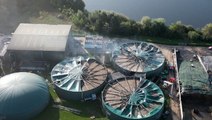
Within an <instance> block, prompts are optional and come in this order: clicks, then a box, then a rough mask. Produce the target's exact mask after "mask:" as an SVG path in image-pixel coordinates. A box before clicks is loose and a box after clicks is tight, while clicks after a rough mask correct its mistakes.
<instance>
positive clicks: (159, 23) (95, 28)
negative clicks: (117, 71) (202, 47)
mask: <svg viewBox="0 0 212 120" xmlns="http://www.w3.org/2000/svg"><path fill="white" fill-rule="evenodd" d="M50 1H52V3H55V4H59V6H60V7H59V8H60V9H59V10H60V12H61V13H62V14H63V15H65V16H66V17H67V18H69V19H70V20H71V22H72V23H73V24H74V25H76V26H77V27H79V28H81V29H82V30H87V31H89V32H95V33H99V34H104V35H121V36H135V35H136V36H152V37H162V38H171V39H191V40H199V39H202V38H204V39H212V24H208V25H206V26H205V27H204V28H202V31H201V32H199V31H197V30H195V29H194V28H193V27H192V26H186V25H184V24H182V23H181V22H180V21H177V22H176V23H173V24H171V25H169V26H167V25H166V20H165V19H164V18H156V19H152V18H150V17H148V16H144V17H142V18H141V20H140V22H136V21H134V20H131V19H129V18H127V17H126V16H124V15H121V14H117V13H114V12H109V11H102V10H97V11H94V12H88V11H87V10H85V9H84V7H85V4H84V2H83V0H50ZM202 35H203V36H204V37H202Z"/></svg>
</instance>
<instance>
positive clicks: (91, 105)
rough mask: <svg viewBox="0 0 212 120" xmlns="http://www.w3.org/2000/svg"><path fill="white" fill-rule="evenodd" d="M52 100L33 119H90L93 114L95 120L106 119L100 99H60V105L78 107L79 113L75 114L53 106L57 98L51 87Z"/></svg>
mask: <svg viewBox="0 0 212 120" xmlns="http://www.w3.org/2000/svg"><path fill="white" fill-rule="evenodd" d="M49 91H50V94H51V97H52V100H51V102H50V104H49V105H48V107H47V108H46V109H45V110H44V111H43V112H42V113H40V115H38V116H37V117H36V118H35V119H33V120H70V119H71V120H90V117H91V116H95V117H96V119H95V120H108V119H107V118H106V117H105V116H104V114H103V112H102V110H101V103H100V101H98V100H96V101H87V102H78V101H62V102H61V105H64V106H67V107H71V108H74V109H78V110H80V111H81V113H80V114H79V115H78V114H75V113H72V112H69V111H65V110H60V109H57V108H53V107H52V104H53V101H56V100H57V99H58V96H57V94H56V93H55V92H54V90H53V88H52V87H50V88H49Z"/></svg>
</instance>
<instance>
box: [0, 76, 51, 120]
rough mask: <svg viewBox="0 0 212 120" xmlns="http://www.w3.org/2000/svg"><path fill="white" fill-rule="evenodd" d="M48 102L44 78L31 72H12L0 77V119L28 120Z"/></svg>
mask: <svg viewBox="0 0 212 120" xmlns="http://www.w3.org/2000/svg"><path fill="white" fill-rule="evenodd" d="M48 103H49V90H48V86H47V84H46V83H45V81H44V78H42V77H40V76H38V75H36V74H32V73H25V72H19V73H12V74H9V75H6V76H4V77H2V78H1V79H0V119H1V120H29V119H32V118H33V117H35V116H36V115H38V114H39V113H40V112H41V111H42V110H43V109H44V108H45V107H46V106H47V105H48Z"/></svg>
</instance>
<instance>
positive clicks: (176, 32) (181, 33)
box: [169, 21, 188, 38]
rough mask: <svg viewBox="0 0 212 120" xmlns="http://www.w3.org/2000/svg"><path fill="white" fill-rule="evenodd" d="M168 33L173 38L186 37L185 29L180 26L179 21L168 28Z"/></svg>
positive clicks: (183, 26)
mask: <svg viewBox="0 0 212 120" xmlns="http://www.w3.org/2000/svg"><path fill="white" fill-rule="evenodd" d="M169 30H170V33H171V34H172V35H171V36H173V37H175V38H185V36H187V32H188V30H187V27H186V26H185V25H183V24H182V22H181V21H177V22H176V23H174V24H171V25H170V26H169Z"/></svg>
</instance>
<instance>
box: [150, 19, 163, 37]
mask: <svg viewBox="0 0 212 120" xmlns="http://www.w3.org/2000/svg"><path fill="white" fill-rule="evenodd" d="M165 22H166V20H165V19H164V18H157V19H153V20H152V26H151V35H152V36H160V37H162V36H164V35H165V33H166V31H167V27H166V25H165Z"/></svg>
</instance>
